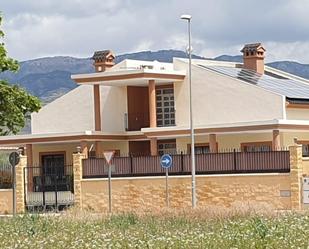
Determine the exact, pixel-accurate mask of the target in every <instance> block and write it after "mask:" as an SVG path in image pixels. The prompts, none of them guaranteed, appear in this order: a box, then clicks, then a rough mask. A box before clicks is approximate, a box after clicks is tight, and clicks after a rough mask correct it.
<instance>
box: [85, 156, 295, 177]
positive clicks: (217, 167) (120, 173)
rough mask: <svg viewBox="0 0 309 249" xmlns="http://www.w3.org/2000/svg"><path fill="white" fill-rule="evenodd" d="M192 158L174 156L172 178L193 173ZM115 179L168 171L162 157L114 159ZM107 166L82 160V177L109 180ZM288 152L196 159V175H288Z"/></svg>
mask: <svg viewBox="0 0 309 249" xmlns="http://www.w3.org/2000/svg"><path fill="white" fill-rule="evenodd" d="M190 157H191V156H190V155H189V154H182V153H181V154H175V155H172V158H173V166H172V167H171V168H170V169H169V173H170V174H171V175H186V174H190V173H191V160H190ZM111 164H112V165H115V170H114V172H113V173H112V174H113V176H114V177H125V176H155V175H163V174H164V173H165V170H164V169H163V168H162V167H161V165H160V156H134V157H133V156H128V157H115V158H113V160H112V162H111ZM106 168H107V163H106V161H105V159H103V158H88V159H83V177H84V178H96V177H98V178H100V177H107V170H106ZM289 171H290V153H289V151H265V152H240V151H236V150H234V151H232V152H224V153H206V154H197V155H196V174H235V173H267V172H279V173H280V172H289Z"/></svg>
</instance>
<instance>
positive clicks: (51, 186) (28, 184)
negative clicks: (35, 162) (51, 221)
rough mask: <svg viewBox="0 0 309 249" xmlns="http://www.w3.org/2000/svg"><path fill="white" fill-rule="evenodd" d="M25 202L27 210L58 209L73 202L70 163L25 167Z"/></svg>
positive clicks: (71, 168)
mask: <svg viewBox="0 0 309 249" xmlns="http://www.w3.org/2000/svg"><path fill="white" fill-rule="evenodd" d="M24 176H25V202H26V203H25V204H26V208H27V209H28V210H30V211H31V210H46V209H55V210H59V209H62V208H64V207H67V206H70V205H73V203H74V185H73V167H72V165H66V166H64V165H60V166H59V165H54V166H53V167H50V165H45V166H40V167H26V168H25V169H24Z"/></svg>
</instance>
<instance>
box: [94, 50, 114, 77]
mask: <svg viewBox="0 0 309 249" xmlns="http://www.w3.org/2000/svg"><path fill="white" fill-rule="evenodd" d="M92 59H93V60H94V63H93V65H94V67H95V71H96V72H104V71H105V70H106V69H107V68H111V67H112V66H114V65H115V62H114V59H115V55H114V53H113V52H112V51H111V50H103V51H96V52H94V54H93V56H92Z"/></svg>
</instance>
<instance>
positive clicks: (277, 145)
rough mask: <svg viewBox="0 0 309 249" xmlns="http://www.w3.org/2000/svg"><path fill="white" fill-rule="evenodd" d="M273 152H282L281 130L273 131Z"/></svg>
mask: <svg viewBox="0 0 309 249" xmlns="http://www.w3.org/2000/svg"><path fill="white" fill-rule="evenodd" d="M272 150H274V151H276V150H280V133H279V130H273V141H272Z"/></svg>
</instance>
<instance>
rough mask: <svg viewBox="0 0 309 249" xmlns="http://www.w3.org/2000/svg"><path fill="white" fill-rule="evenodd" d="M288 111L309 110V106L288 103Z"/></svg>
mask: <svg viewBox="0 0 309 249" xmlns="http://www.w3.org/2000/svg"><path fill="white" fill-rule="evenodd" d="M286 107H287V108H288V109H292V108H294V109H309V104H295V103H289V102H287V103H286Z"/></svg>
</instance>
